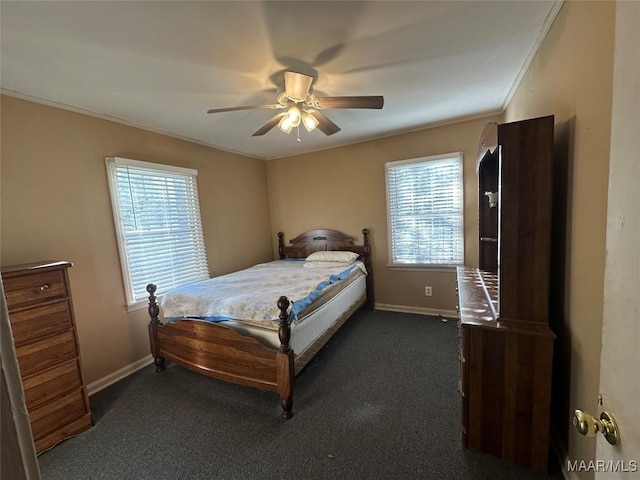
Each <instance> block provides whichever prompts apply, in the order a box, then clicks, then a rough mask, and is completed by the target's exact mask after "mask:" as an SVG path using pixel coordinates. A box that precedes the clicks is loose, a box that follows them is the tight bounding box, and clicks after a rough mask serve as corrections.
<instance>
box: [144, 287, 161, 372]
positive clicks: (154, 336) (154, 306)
mask: <svg viewBox="0 0 640 480" xmlns="http://www.w3.org/2000/svg"><path fill="white" fill-rule="evenodd" d="M157 288H158V287H156V286H155V285H154V284H153V283H150V284H149V285H147V292H149V308H148V310H149V316H150V317H151V321H150V322H149V342H150V343H151V354H152V355H153V363H154V364H155V365H156V372H162V371H163V370H164V357H161V356H160V348H159V341H158V327H159V326H160V325H162V324H161V323H160V320H159V319H158V315H159V314H160V307H158V302H156V295H155V293H156V289H157Z"/></svg>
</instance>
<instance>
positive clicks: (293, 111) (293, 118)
mask: <svg viewBox="0 0 640 480" xmlns="http://www.w3.org/2000/svg"><path fill="white" fill-rule="evenodd" d="M285 118H286V119H287V120H288V121H289V122H290V123H291V126H292V127H297V126H298V125H300V120H301V118H302V117H301V114H300V109H299V108H298V107H291V108H290V109H289V111H288V112H287V115H286V116H285Z"/></svg>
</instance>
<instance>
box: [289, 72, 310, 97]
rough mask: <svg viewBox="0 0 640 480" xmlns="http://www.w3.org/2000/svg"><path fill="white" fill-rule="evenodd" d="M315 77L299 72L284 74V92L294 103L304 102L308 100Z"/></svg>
mask: <svg viewBox="0 0 640 480" xmlns="http://www.w3.org/2000/svg"><path fill="white" fill-rule="evenodd" d="M312 83H313V77H310V76H309V75H305V74H303V73H298V72H288V71H287V72H284V90H285V92H286V93H287V96H288V97H289V98H291V99H292V100H294V101H298V102H303V101H305V100H306V99H307V95H308V94H309V89H310V88H311V84H312Z"/></svg>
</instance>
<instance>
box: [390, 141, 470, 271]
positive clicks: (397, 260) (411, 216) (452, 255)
mask: <svg viewBox="0 0 640 480" xmlns="http://www.w3.org/2000/svg"><path fill="white" fill-rule="evenodd" d="M386 180H387V213H388V223H389V237H390V238H389V257H390V264H391V265H443V266H444V265H460V264H462V263H463V262H464V231H463V192H462V154H461V153H454V154H447V155H438V156H436V157H428V158H420V159H413V160H404V161H400V162H389V163H387V164H386Z"/></svg>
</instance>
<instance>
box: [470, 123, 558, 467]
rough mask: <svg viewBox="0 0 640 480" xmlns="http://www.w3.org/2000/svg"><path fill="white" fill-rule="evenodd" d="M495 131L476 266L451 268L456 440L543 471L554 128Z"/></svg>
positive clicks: (481, 169)
mask: <svg viewBox="0 0 640 480" xmlns="http://www.w3.org/2000/svg"><path fill="white" fill-rule="evenodd" d="M495 128H496V129H497V140H498V141H497V146H496V148H495V150H494V151H493V152H491V151H490V150H489V151H486V152H483V155H482V157H481V158H479V162H478V165H477V171H478V185H479V192H478V194H479V197H478V198H479V215H478V218H479V239H478V240H479V246H480V262H479V265H480V268H466V267H459V268H458V271H457V279H458V296H459V298H458V301H459V305H458V308H459V311H460V371H461V379H460V393H461V395H462V425H463V432H462V438H463V443H464V445H465V446H467V447H468V448H472V449H477V450H482V451H484V452H487V453H490V454H493V455H497V456H500V457H502V458H505V459H508V460H511V461H514V462H516V463H519V464H521V465H524V466H526V467H530V468H532V469H534V470H537V471H540V472H545V471H546V470H547V461H548V456H549V423H550V408H551V405H550V402H551V375H552V363H553V342H554V338H555V336H554V334H553V332H552V331H551V329H550V328H549V292H550V288H551V285H552V283H551V278H550V277H551V275H550V271H551V270H550V267H551V245H552V231H551V229H552V221H551V220H552V199H553V185H554V183H553V128H554V121H553V117H542V118H537V119H532V120H525V121H521V122H513V123H507V124H502V125H495ZM558 248H563V247H562V246H560V247H558Z"/></svg>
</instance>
